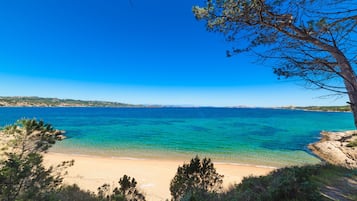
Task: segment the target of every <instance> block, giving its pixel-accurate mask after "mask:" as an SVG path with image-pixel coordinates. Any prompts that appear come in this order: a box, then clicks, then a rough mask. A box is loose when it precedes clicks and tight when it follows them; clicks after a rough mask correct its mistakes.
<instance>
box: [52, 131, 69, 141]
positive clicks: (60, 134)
mask: <svg viewBox="0 0 357 201" xmlns="http://www.w3.org/2000/svg"><path fill="white" fill-rule="evenodd" d="M65 133H66V131H62V130H55V132H54V135H55V136H56V139H57V140H64V139H66V136H65V135H64V134H65Z"/></svg>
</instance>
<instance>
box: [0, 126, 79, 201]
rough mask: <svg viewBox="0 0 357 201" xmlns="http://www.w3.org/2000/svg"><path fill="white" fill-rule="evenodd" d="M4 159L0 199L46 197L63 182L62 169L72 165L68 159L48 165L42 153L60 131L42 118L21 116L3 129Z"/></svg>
mask: <svg viewBox="0 0 357 201" xmlns="http://www.w3.org/2000/svg"><path fill="white" fill-rule="evenodd" d="M3 133H4V134H3V135H4V136H2V137H4V138H6V140H5V146H6V148H7V149H6V150H5V156H6V157H5V159H3V160H0V199H1V200H4V201H14V200H47V199H48V196H49V195H50V194H51V192H53V191H54V190H55V189H56V188H57V187H58V186H59V185H60V184H61V182H62V171H63V169H64V168H66V167H68V166H71V165H73V161H65V162H62V163H61V164H59V165H58V166H56V167H50V168H48V169H46V168H45V167H44V166H43V157H42V155H41V153H43V152H45V151H47V150H48V149H49V148H50V147H51V146H52V145H53V144H54V143H55V142H56V141H57V140H59V138H58V135H57V134H58V132H56V131H55V130H54V129H53V127H52V126H51V125H49V124H45V123H43V121H36V120H31V119H22V120H19V121H17V122H16V123H15V124H14V125H11V126H7V127H6V128H5V129H4V132H3Z"/></svg>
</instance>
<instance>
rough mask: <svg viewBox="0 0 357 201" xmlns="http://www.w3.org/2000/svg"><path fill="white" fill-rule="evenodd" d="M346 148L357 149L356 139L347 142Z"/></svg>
mask: <svg viewBox="0 0 357 201" xmlns="http://www.w3.org/2000/svg"><path fill="white" fill-rule="evenodd" d="M346 146H347V147H357V139H355V140H354V141H352V142H349V143H348V144H347V145H346Z"/></svg>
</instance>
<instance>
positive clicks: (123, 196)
mask: <svg viewBox="0 0 357 201" xmlns="http://www.w3.org/2000/svg"><path fill="white" fill-rule="evenodd" d="M136 185H137V182H136V180H135V178H131V177H129V176H127V175H124V176H123V177H122V178H120V179H119V187H116V188H114V190H113V193H112V194H111V195H110V194H109V191H110V185H109V184H103V185H102V186H101V187H99V188H98V196H99V198H101V199H106V200H113V201H145V200H146V199H145V196H144V195H143V194H142V193H140V191H139V190H138V189H137V187H136Z"/></svg>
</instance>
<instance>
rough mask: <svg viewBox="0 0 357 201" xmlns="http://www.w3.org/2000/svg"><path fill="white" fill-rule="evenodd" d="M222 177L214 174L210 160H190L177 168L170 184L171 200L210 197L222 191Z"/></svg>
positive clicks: (214, 170) (197, 158)
mask: <svg viewBox="0 0 357 201" xmlns="http://www.w3.org/2000/svg"><path fill="white" fill-rule="evenodd" d="M222 178H223V175H220V174H218V173H217V172H216V169H215V168H214V166H213V163H212V162H211V159H207V158H204V159H203V160H202V161H201V160H200V158H199V157H198V156H196V157H195V158H193V159H191V162H190V163H189V164H184V165H183V166H182V167H178V169H177V173H176V175H175V177H174V178H173V179H172V181H171V183H170V192H171V195H172V199H173V200H181V199H183V198H185V199H191V198H192V199H194V197H195V195H196V197H202V196H204V197H205V196H210V195H209V194H214V193H217V192H219V191H220V190H221V189H222V183H223V180H222ZM197 195H199V196H197Z"/></svg>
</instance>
